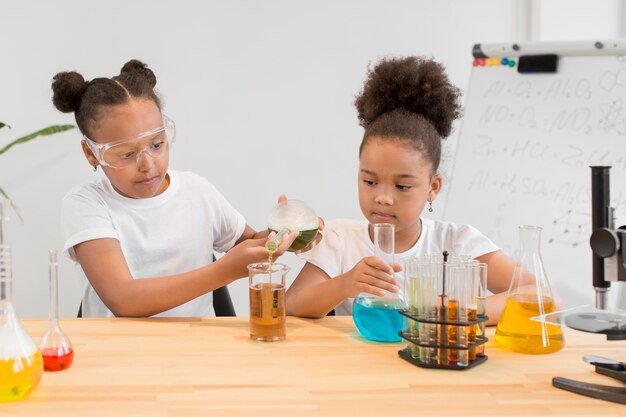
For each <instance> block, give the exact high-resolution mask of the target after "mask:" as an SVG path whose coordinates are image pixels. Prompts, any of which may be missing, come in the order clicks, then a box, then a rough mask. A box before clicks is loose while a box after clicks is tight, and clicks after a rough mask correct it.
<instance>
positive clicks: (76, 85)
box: [52, 71, 88, 113]
mask: <svg viewBox="0 0 626 417" xmlns="http://www.w3.org/2000/svg"><path fill="white" fill-rule="evenodd" d="M87 85H88V82H87V81H85V79H84V78H83V76H82V75H80V74H79V73H77V72H75V71H71V72H59V73H58V74H57V75H55V76H54V78H53V79H52V92H53V95H52V102H53V103H54V107H56V108H57V109H59V110H60V111H62V112H63V113H70V112H75V111H76V110H78V106H79V105H80V101H81V99H82V98H83V94H84V93H85V90H86V89H87Z"/></svg>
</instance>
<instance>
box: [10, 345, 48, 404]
mask: <svg viewBox="0 0 626 417" xmlns="http://www.w3.org/2000/svg"><path fill="white" fill-rule="evenodd" d="M42 373H43V359H42V357H41V353H39V351H37V352H36V353H35V354H33V355H31V356H24V357H21V358H18V359H15V358H11V359H2V358H0V401H15V400H19V399H22V398H24V397H25V396H26V395H27V394H28V393H30V392H31V391H33V390H34V389H35V388H37V385H39V381H40V380H41V374H42Z"/></svg>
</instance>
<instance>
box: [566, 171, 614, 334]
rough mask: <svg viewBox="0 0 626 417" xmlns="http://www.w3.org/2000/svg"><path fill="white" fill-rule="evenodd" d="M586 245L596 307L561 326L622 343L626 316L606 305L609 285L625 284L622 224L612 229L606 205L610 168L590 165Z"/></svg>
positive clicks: (573, 315) (609, 213) (571, 315)
mask: <svg viewBox="0 0 626 417" xmlns="http://www.w3.org/2000/svg"><path fill="white" fill-rule="evenodd" d="M590 168H591V217H592V225H593V230H592V233H591V239H590V242H589V243H590V245H591V250H592V252H593V254H592V262H593V264H592V266H593V287H594V289H595V292H596V297H595V304H596V308H595V310H594V311H592V312H584V313H578V314H570V315H568V316H567V317H566V318H565V324H566V325H567V326H569V327H571V328H573V329H577V330H582V331H585V332H592V333H604V334H606V338H607V340H626V313H625V312H623V311H622V312H619V311H618V310H617V309H614V310H610V309H609V308H608V303H607V295H608V291H609V289H610V287H611V282H617V281H621V282H626V225H625V226H620V227H619V228H617V229H615V215H614V212H615V209H614V208H613V207H611V206H610V190H609V169H611V167H610V166H591V167H590Z"/></svg>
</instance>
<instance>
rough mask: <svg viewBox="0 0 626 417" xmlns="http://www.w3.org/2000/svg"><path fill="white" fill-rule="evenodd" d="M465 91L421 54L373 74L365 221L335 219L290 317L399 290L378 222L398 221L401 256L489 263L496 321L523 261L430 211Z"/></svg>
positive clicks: (367, 113) (341, 308) (363, 186)
mask: <svg viewBox="0 0 626 417" xmlns="http://www.w3.org/2000/svg"><path fill="white" fill-rule="evenodd" d="M459 97H460V91H459V90H458V88H456V87H455V86H453V85H452V84H451V83H450V82H449V80H448V77H447V75H446V73H445V71H444V68H443V66H442V65H441V64H439V63H437V62H435V61H433V60H430V59H425V58H421V57H407V58H400V59H383V60H382V61H381V62H379V63H378V64H377V65H376V66H375V67H374V68H373V69H371V70H370V71H369V73H368V77H367V80H366V82H365V85H364V88H363V91H362V92H361V93H360V95H359V96H358V97H357V98H356V101H355V105H356V108H357V111H358V117H359V121H360V124H361V126H363V128H365V133H364V135H363V140H362V142H361V146H360V149H359V173H358V193H359V205H360V207H361V212H362V213H363V215H364V216H365V220H346V219H338V220H333V221H330V222H327V223H326V227H325V229H324V238H323V239H322V241H321V242H320V244H319V245H317V246H316V247H315V248H313V249H312V250H311V251H310V252H307V253H305V254H302V255H301V257H302V258H304V259H305V260H306V261H307V263H306V264H305V266H304V268H303V269H302V271H301V272H300V274H299V275H298V277H297V278H296V280H295V281H294V283H293V284H292V285H291V287H290V288H289V290H288V292H287V312H288V314H290V315H296V316H303V317H313V318H319V317H323V316H325V315H326V314H329V313H330V312H331V311H332V310H334V311H335V313H336V314H338V315H349V314H351V313H352V304H353V298H354V297H355V296H356V294H358V293H360V292H367V293H371V294H374V295H383V290H387V291H391V292H397V291H398V290H399V285H400V283H399V282H397V281H396V280H394V279H393V273H394V272H399V271H400V270H401V269H402V266H401V265H400V264H399V263H396V264H393V265H391V266H390V265H388V264H386V263H384V262H383V261H382V260H381V259H380V258H377V257H375V256H373V255H374V244H373V225H374V224H376V223H392V224H394V226H395V251H396V254H395V259H396V260H397V261H399V262H403V261H406V260H409V259H411V258H413V257H415V256H420V255H426V254H433V253H442V251H443V250H448V251H453V252H455V253H459V254H464V255H469V256H471V257H472V258H473V259H476V260H478V261H480V262H484V263H486V264H488V271H489V272H488V274H489V277H488V287H489V290H490V291H492V292H493V293H496V295H494V296H492V297H489V299H488V303H487V314H488V316H489V318H490V321H489V323H490V324H495V323H496V322H497V320H498V318H499V316H500V314H501V311H502V308H503V307H504V304H505V301H506V290H507V288H508V286H509V282H510V279H511V276H512V273H513V269H514V266H515V264H514V262H513V261H512V260H511V259H510V258H508V257H507V256H506V255H505V254H504V253H503V252H502V251H500V250H499V249H498V248H497V247H496V246H495V245H494V244H493V243H492V242H491V241H490V240H489V239H488V238H487V237H485V236H484V235H483V234H481V233H480V232H479V231H478V230H476V229H475V228H473V227H471V226H465V225H456V224H454V223H447V222H443V221H435V220H430V219H427V218H423V217H422V212H423V210H424V207H425V206H426V204H428V205H429V206H430V211H432V204H433V202H434V201H435V199H436V198H437V195H438V194H439V192H440V191H441V187H442V177H441V174H440V173H439V172H438V168H439V163H440V160H441V142H442V141H443V140H444V139H445V138H446V137H447V136H448V135H449V134H450V132H451V129H452V122H453V121H454V120H455V119H457V118H459V117H460V115H461V105H460V103H459Z"/></svg>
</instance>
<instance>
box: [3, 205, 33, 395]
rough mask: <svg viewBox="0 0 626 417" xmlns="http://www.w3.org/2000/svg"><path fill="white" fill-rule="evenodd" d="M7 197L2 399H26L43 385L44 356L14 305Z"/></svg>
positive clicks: (4, 213)
mask: <svg viewBox="0 0 626 417" xmlns="http://www.w3.org/2000/svg"><path fill="white" fill-rule="evenodd" d="M9 210H10V206H9V203H8V201H7V200H2V204H0V401H15V400H19V399H22V398H23V397H24V396H26V395H27V394H29V393H30V392H32V391H33V390H34V389H35V388H37V386H38V385H39V381H40V380H41V374H42V373H43V360H42V358H41V354H40V353H39V350H38V349H37V346H36V345H35V343H34V342H33V340H32V339H31V337H30V336H29V335H28V333H26V330H25V329H24V327H23V326H22V323H21V322H20V320H19V319H18V317H17V314H16V313H15V309H14V307H13V275H12V265H11V249H10V247H9V245H8V236H7V233H8V230H7V229H8V227H7V226H8V219H9Z"/></svg>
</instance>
